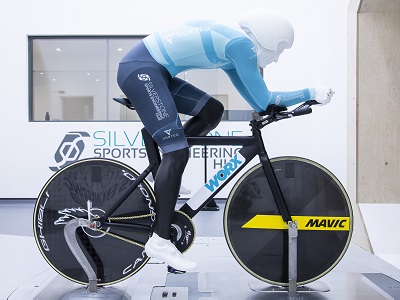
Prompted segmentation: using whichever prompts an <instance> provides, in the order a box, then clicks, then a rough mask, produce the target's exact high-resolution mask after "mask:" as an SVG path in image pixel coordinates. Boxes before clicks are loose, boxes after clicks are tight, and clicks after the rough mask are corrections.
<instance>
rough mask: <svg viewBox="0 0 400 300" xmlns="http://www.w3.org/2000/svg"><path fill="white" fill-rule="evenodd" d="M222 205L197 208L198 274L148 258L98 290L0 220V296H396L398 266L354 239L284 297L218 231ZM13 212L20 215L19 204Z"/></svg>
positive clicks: (193, 254) (232, 299) (17, 299)
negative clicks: (328, 266) (332, 262)
mask: <svg viewBox="0 0 400 300" xmlns="http://www.w3.org/2000/svg"><path fill="white" fill-rule="evenodd" d="M16 209H17V208H16ZM17 210H18V209H17ZM6 211H7V209H1V208H0V212H2V213H5V212H6ZM222 211H223V209H220V210H219V211H218V212H216V211H207V212H201V213H200V214H199V215H198V216H196V218H195V220H194V221H195V224H196V227H197V228H198V236H197V238H196V241H195V244H194V245H193V247H192V248H190V249H189V251H188V252H187V253H186V255H187V256H188V257H189V258H190V259H192V260H194V261H196V262H198V264H199V268H198V270H196V272H191V273H185V274H170V273H168V272H167V267H166V266H165V265H164V264H162V263H160V262H159V261H157V260H154V259H152V260H150V262H149V263H148V264H147V265H146V266H145V267H144V268H143V269H142V270H141V271H140V272H139V273H138V274H136V275H134V276H132V277H131V278H129V279H128V280H125V281H123V282H120V283H118V284H115V285H113V286H111V287H106V288H101V289H99V290H98V292H97V293H96V294H93V293H90V292H89V291H88V290H87V289H85V287H83V286H81V285H78V284H75V283H72V282H71V281H69V280H67V279H65V278H63V277H62V276H60V275H59V274H58V273H56V272H55V271H53V270H52V269H51V268H50V267H49V266H48V264H47V263H46V262H45V261H44V259H43V258H42V256H41V254H40V253H39V251H38V250H37V248H36V245H35V242H34V239H33V237H32V234H30V236H29V234H26V235H25V236H24V235H17V234H15V233H14V234H12V233H10V232H8V233H7V232H4V231H7V230H5V228H6V227H5V226H4V224H0V225H2V226H0V228H2V229H3V230H2V233H5V234H0V242H1V245H2V251H1V255H0V264H1V266H2V268H1V269H0V279H1V280H0V299H10V300H26V299H35V300H41V299H46V300H48V299H52V300H58V299H64V300H70V299H124V300H125V299H138V300H144V299H150V300H158V299H160V300H164V299H175V300H181V299H191V300H192V299H199V300H208V299H210V300H212V299H229V300H236V299H238V300H239V299H240V300H242V299H256V300H258V299H302V300H303V299H313V300H314V299H374V300H379V299H400V282H399V281H400V270H398V269H397V268H395V267H393V266H392V265H390V264H388V263H387V262H385V261H383V260H382V259H380V258H378V257H377V256H375V255H372V254H369V253H367V252H365V251H364V250H363V249H361V248H359V247H358V246H356V245H354V244H351V245H350V247H349V250H348V252H347V253H346V255H345V256H344V258H343V259H342V261H341V262H340V263H339V264H338V265H337V266H336V268H334V269H333V270H332V272H330V273H329V274H327V275H326V276H324V277H323V278H321V279H320V280H318V281H316V282H313V283H311V284H309V285H307V286H304V287H299V288H298V291H297V294H296V296H295V297H289V295H288V293H287V291H285V290H284V289H282V288H280V287H276V286H271V285H268V284H266V283H264V282H262V281H259V280H257V279H256V278H254V277H252V276H251V275H250V274H248V273H247V272H246V271H245V270H244V269H242V267H241V266H240V265H239V264H238V263H237V262H236V261H235V260H234V258H233V257H232V255H231V253H230V251H229V249H228V247H227V245H226V242H225V240H224V238H223V236H222V215H221V214H222ZM15 213H18V214H23V209H22V208H21V210H20V211H19V212H17V211H15ZM26 213H29V208H27V209H26ZM0 214H1V213H0ZM0 219H1V215H0ZM19 219H20V220H21V216H20V217H19ZM22 219H24V220H26V223H27V224H21V226H23V227H24V226H27V227H26V228H25V230H26V231H27V232H29V230H31V229H30V227H31V223H30V222H31V219H30V218H29V217H28V216H26V218H22ZM28 226H29V227H28ZM8 228H10V226H8ZM28 228H29V229H28ZM19 230H21V231H23V230H24V229H23V228H20V229H19ZM212 235H216V236H212ZM76 295H79V296H76ZM82 295H84V296H82ZM110 295H111V296H110ZM76 297H79V298H76Z"/></svg>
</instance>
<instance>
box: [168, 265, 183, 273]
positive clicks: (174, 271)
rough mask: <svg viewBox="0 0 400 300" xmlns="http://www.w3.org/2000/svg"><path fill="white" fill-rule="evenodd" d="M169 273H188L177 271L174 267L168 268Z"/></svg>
mask: <svg viewBox="0 0 400 300" xmlns="http://www.w3.org/2000/svg"><path fill="white" fill-rule="evenodd" d="M168 273H172V274H185V273H186V271H181V270H178V269H175V268H174V267H171V266H168Z"/></svg>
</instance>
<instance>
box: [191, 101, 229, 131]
mask: <svg viewBox="0 0 400 300" xmlns="http://www.w3.org/2000/svg"><path fill="white" fill-rule="evenodd" d="M223 114H224V106H223V105H222V103H221V102H219V101H218V100H217V99H215V98H213V97H211V98H210V99H209V100H208V101H207V102H206V104H205V105H204V106H203V108H202V109H201V110H200V112H199V113H198V114H197V115H196V116H194V117H192V118H191V119H190V120H189V121H187V122H186V123H185V125H184V126H183V128H184V130H185V134H186V135H187V136H204V135H206V134H207V133H209V132H210V131H211V130H213V129H214V128H215V127H217V126H218V124H219V122H221V119H222V115H223Z"/></svg>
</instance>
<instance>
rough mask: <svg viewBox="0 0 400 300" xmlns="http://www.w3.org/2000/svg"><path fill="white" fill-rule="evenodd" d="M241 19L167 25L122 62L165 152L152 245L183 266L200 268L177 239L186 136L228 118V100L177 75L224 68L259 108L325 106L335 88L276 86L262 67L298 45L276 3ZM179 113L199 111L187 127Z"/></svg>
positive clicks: (151, 250)
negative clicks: (174, 228) (173, 235)
mask: <svg viewBox="0 0 400 300" xmlns="http://www.w3.org/2000/svg"><path fill="white" fill-rule="evenodd" d="M239 25H240V27H241V29H242V30H243V31H241V30H240V29H239V28H238V29H235V28H231V27H228V26H225V25H222V24H219V23H216V22H213V21H191V22H187V23H184V24H181V25H178V26H175V27H172V28H168V29H164V30H162V31H160V32H156V33H154V34H151V35H149V36H147V37H146V38H144V39H143V41H141V42H139V43H138V44H137V45H135V46H134V47H133V48H132V49H131V50H130V51H129V52H128V53H127V54H126V55H125V56H124V57H123V59H122V60H121V62H120V64H119V69H118V76H117V81H118V84H119V86H120V88H121V90H122V91H123V92H124V93H125V95H126V96H127V98H128V99H129V100H130V101H131V102H132V104H133V106H134V107H135V109H136V110H137V113H138V115H139V117H140V119H141V121H142V122H143V124H144V126H145V128H146V129H147V130H148V131H149V133H150V134H151V135H152V136H153V138H154V139H155V141H156V142H157V143H158V145H159V147H160V149H161V151H162V154H163V158H162V161H161V164H160V167H159V169H158V172H157V175H156V178H155V182H154V191H155V197H156V199H157V201H156V212H157V215H156V220H155V224H154V228H153V234H152V236H151V237H150V239H149V240H148V242H147V243H146V245H145V251H146V253H147V255H148V256H149V257H156V258H157V259H160V260H161V261H164V262H166V263H167V264H169V265H170V266H172V267H174V268H175V269H178V270H181V271H190V270H194V269H195V268H196V267H197V264H196V263H195V262H192V261H190V260H188V259H187V258H186V257H185V256H183V255H182V254H181V253H180V252H179V251H178V250H177V249H176V247H175V246H174V245H173V244H172V243H171V241H170V227H171V222H172V216H173V213H174V210H175V205H176V201H177V198H178V193H179V188H180V185H181V179H182V174H183V172H184V169H185V167H186V164H187V161H188V158H189V149H188V144H187V140H186V137H185V136H198V135H206V134H207V133H208V132H210V131H211V130H212V129H214V128H215V127H216V126H217V125H218V123H219V122H220V121H221V118H222V114H223V112H224V107H223V105H222V104H221V103H220V102H219V101H218V100H216V99H215V98H213V97H211V96H210V95H208V94H207V93H206V92H203V91H202V90H200V89H198V88H196V87H195V86H193V85H191V84H190V83H188V82H186V81H184V80H182V79H179V78H177V77H176V76H177V74H179V73H180V72H182V71H185V70H188V69H196V68H199V69H200V68H201V69H204V68H208V69H213V68H220V69H222V70H224V71H225V73H226V74H227V75H228V76H229V78H230V79H231V81H232V83H233V85H234V86H235V88H236V89H237V90H238V91H239V93H240V94H241V95H242V97H243V98H244V99H245V100H246V101H247V102H248V103H249V104H250V105H251V107H252V108H253V109H254V110H255V111H256V112H259V113H261V112H264V111H265V110H266V109H267V107H268V106H269V105H271V104H274V105H278V106H279V105H281V106H291V105H294V104H297V103H300V102H304V101H307V100H316V101H318V102H319V103H320V104H322V105H324V104H327V103H329V102H330V100H331V97H332V95H333V91H332V90H331V89H330V88H327V87H320V88H305V89H302V90H297V91H290V92H289V91H287V92H271V91H269V90H268V88H267V86H266V85H265V82H264V80H263V78H262V76H261V75H260V72H259V69H258V66H259V67H261V68H265V67H266V66H267V65H268V64H270V63H272V62H277V61H278V58H279V55H280V54H281V53H282V52H283V50H284V49H288V48H290V47H291V46H292V44H293V39H294V33H293V28H292V25H291V23H290V22H289V21H288V20H287V19H286V18H285V17H283V16H282V15H280V14H278V13H276V12H273V11H269V10H253V11H250V12H248V13H246V14H244V15H243V16H242V17H241V19H240V21H239ZM178 113H182V114H186V115H190V116H192V118H191V119H190V120H188V121H187V122H186V123H185V124H184V125H183V126H182V124H181V121H180V119H179V117H178Z"/></svg>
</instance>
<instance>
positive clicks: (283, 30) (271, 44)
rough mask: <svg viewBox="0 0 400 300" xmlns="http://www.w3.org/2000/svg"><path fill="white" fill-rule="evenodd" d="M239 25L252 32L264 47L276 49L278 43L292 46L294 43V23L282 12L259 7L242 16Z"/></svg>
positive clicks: (285, 46) (287, 46)
mask: <svg viewBox="0 0 400 300" xmlns="http://www.w3.org/2000/svg"><path fill="white" fill-rule="evenodd" d="M239 25H240V27H241V28H242V30H244V31H245V32H246V33H247V34H249V33H250V34H252V35H253V36H254V38H255V39H256V40H257V42H258V43H259V44H260V46H262V47H263V48H264V49H268V50H272V51H276V50H277V48H278V45H279V44H281V45H280V46H281V47H283V48H286V49H288V48H290V47H292V45H293V40H294V31H293V27H292V24H291V23H290V22H289V20H288V19H286V18H285V17H284V16H282V15H281V14H279V13H277V12H275V11H272V10H267V9H257V10H251V11H248V12H246V13H245V14H244V15H242V16H241V18H240V20H239Z"/></svg>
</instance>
